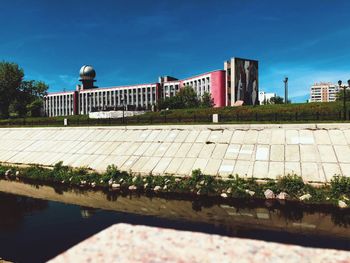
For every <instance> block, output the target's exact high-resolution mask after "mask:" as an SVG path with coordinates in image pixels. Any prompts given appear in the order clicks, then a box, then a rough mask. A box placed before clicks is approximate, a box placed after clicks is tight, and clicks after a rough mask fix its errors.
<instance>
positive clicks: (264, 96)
mask: <svg viewBox="0 0 350 263" xmlns="http://www.w3.org/2000/svg"><path fill="white" fill-rule="evenodd" d="M274 97H276V93H273V92H271V93H267V92H265V91H260V92H259V103H260V105H263V104H268V103H269V102H270V99H271V98H274Z"/></svg>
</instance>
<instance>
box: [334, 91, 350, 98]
mask: <svg viewBox="0 0 350 263" xmlns="http://www.w3.org/2000/svg"><path fill="white" fill-rule="evenodd" d="M343 99H344V90H343V89H342V90H339V91H338V93H337V95H336V100H337V101H343ZM345 99H346V100H347V101H348V100H349V99H350V90H349V89H345Z"/></svg>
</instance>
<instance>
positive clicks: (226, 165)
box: [219, 159, 236, 177]
mask: <svg viewBox="0 0 350 263" xmlns="http://www.w3.org/2000/svg"><path fill="white" fill-rule="evenodd" d="M235 163H236V161H235V160H227V159H226V160H225V159H224V160H222V162H221V165H220V168H219V175H220V176H223V177H228V176H229V175H232V174H233V169H234V167H235Z"/></svg>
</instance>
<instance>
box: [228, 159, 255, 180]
mask: <svg viewBox="0 0 350 263" xmlns="http://www.w3.org/2000/svg"><path fill="white" fill-rule="evenodd" d="M233 174H234V175H236V174H237V175H238V176H240V177H252V174H253V163H252V162H250V161H244V160H237V161H236V164H235V168H234V169H233Z"/></svg>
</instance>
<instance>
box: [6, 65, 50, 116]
mask: <svg viewBox="0 0 350 263" xmlns="http://www.w3.org/2000/svg"><path fill="white" fill-rule="evenodd" d="M47 90H48V85H47V84H45V83H44V82H43V81H36V80H25V79H24V70H23V69H22V68H20V67H19V66H18V65H17V64H16V63H11V62H6V61H2V62H0V118H9V117H26V116H31V117H38V116H40V115H41V110H42V105H43V98H44V96H45V95H46V94H47Z"/></svg>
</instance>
